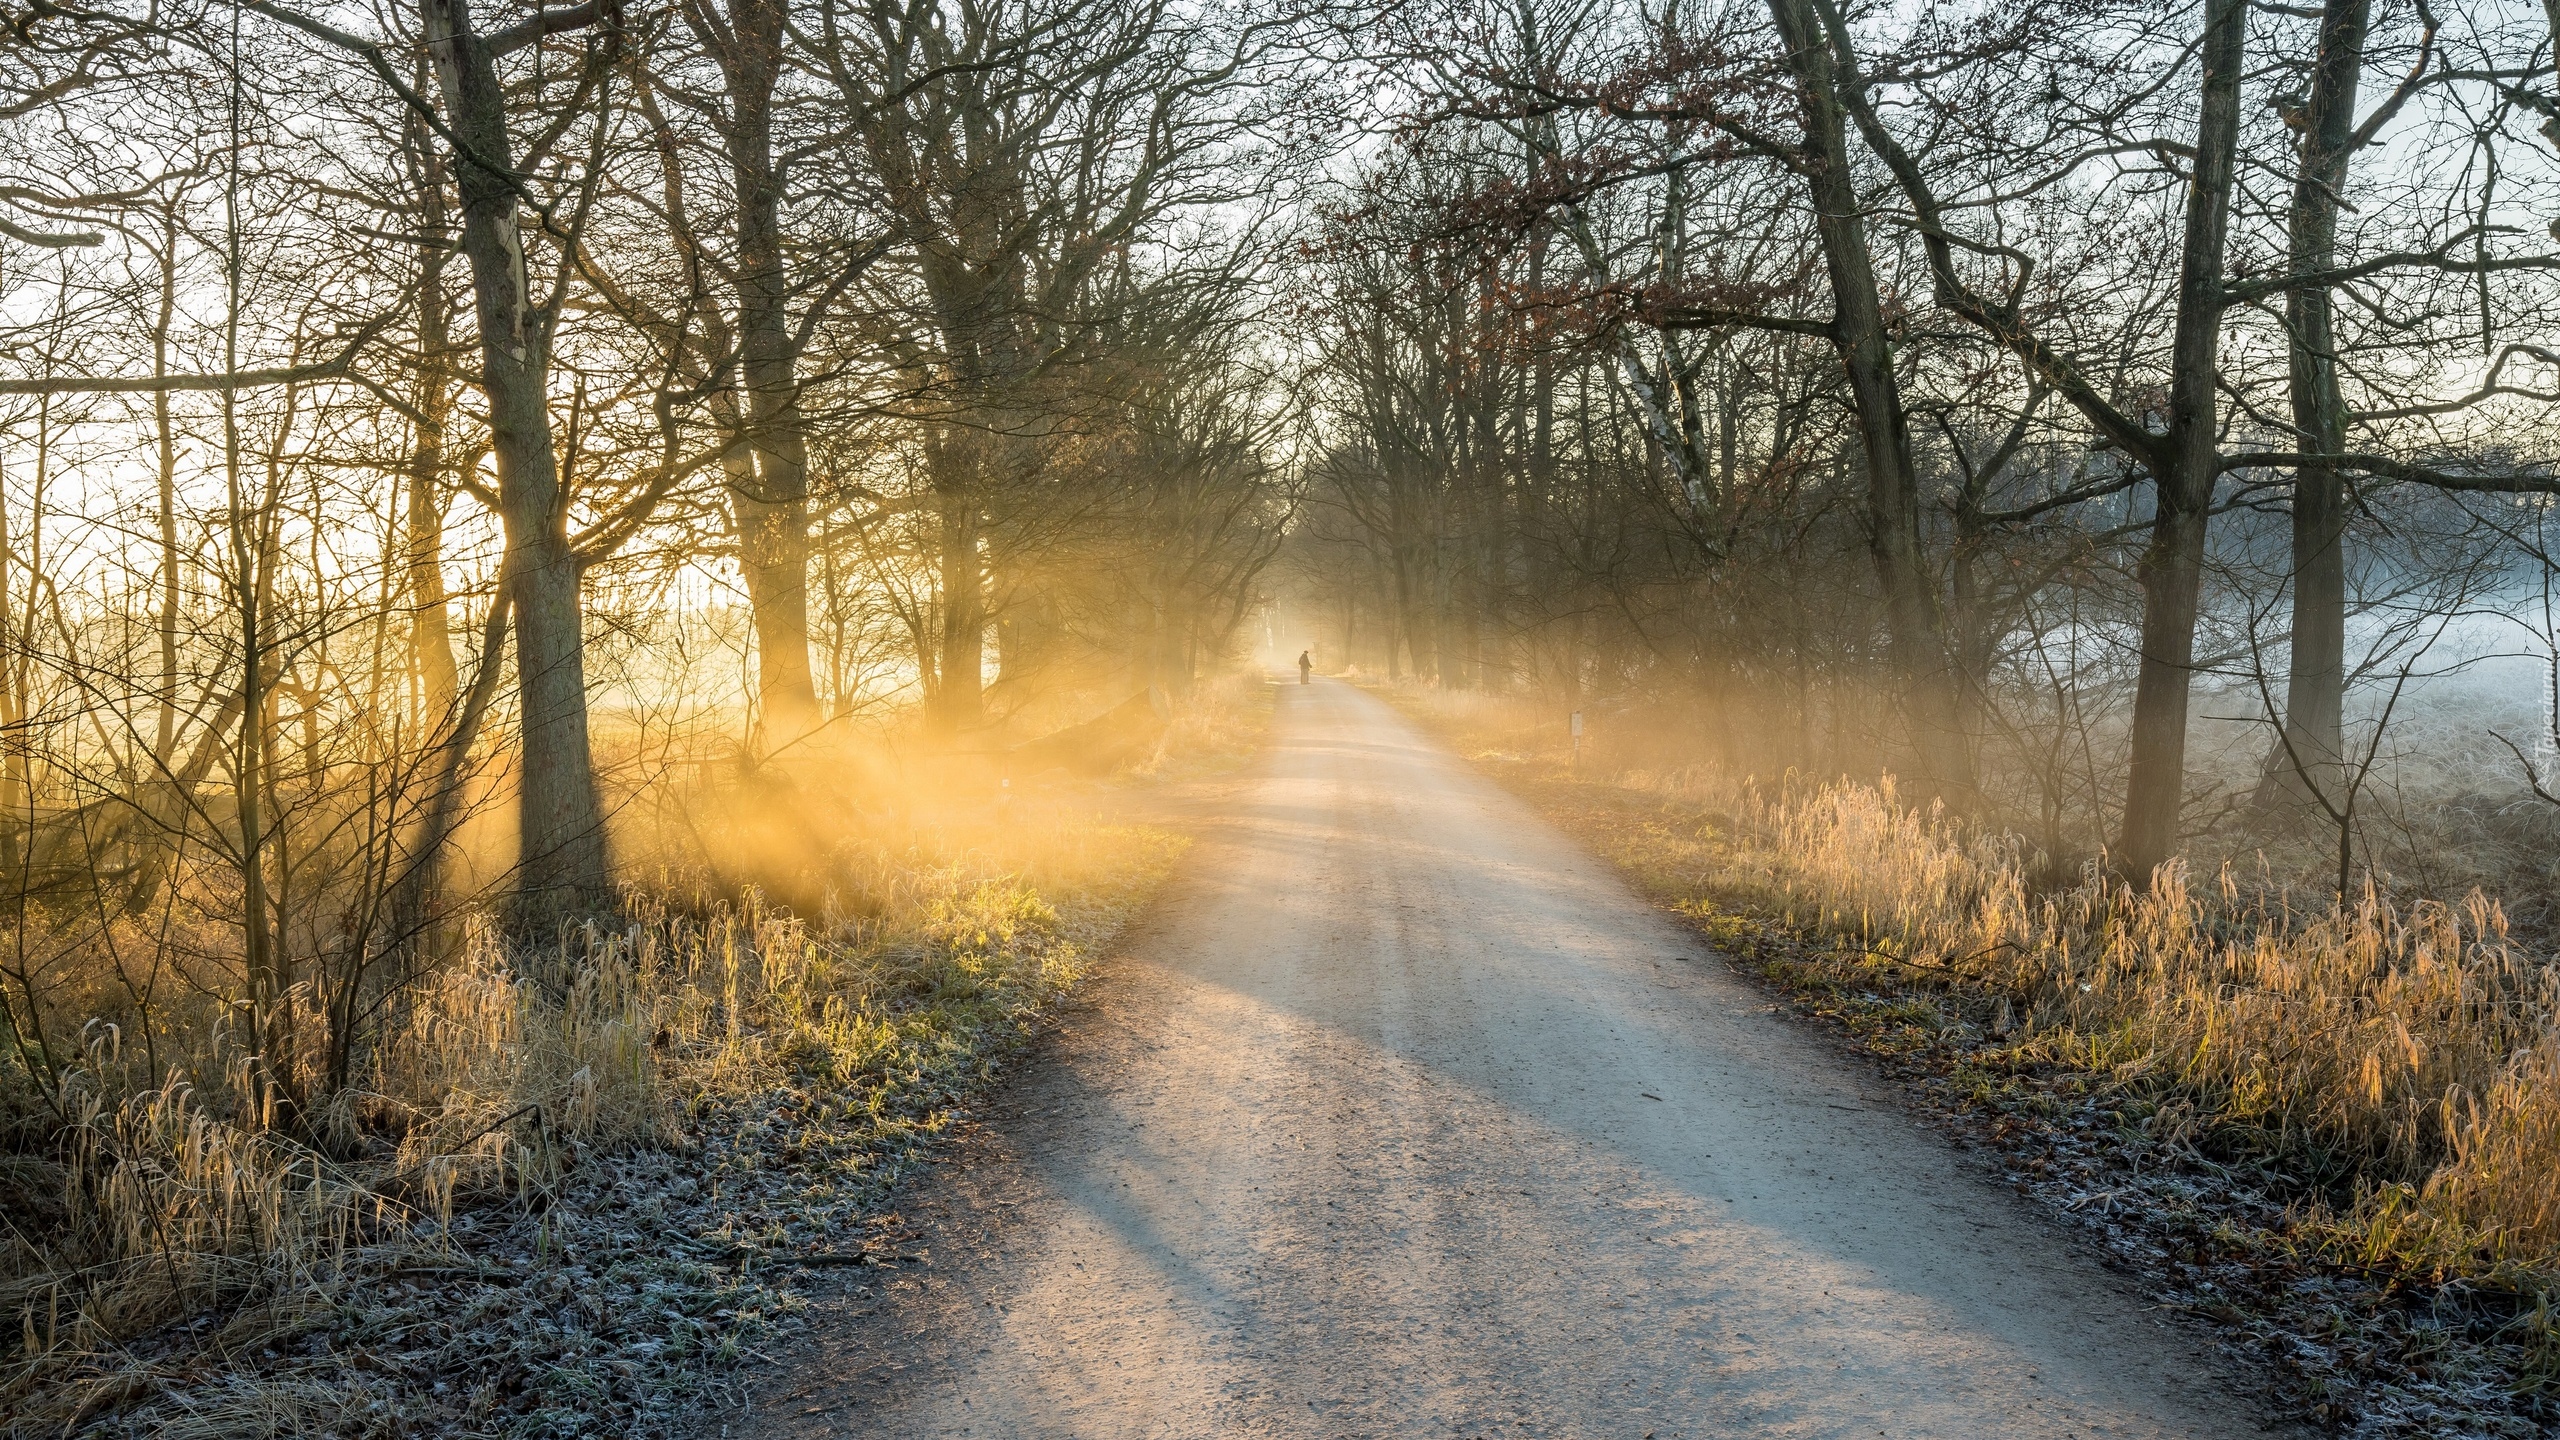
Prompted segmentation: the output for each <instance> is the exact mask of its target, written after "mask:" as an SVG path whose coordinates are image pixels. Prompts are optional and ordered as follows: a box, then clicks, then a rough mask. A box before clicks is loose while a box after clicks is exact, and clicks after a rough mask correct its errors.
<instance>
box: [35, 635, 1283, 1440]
mask: <svg viewBox="0 0 2560 1440" xmlns="http://www.w3.org/2000/svg"><path fill="white" fill-rule="evenodd" d="M1266 690H1267V687H1264V686H1261V685H1259V684H1252V685H1239V686H1231V687H1224V688H1222V689H1221V690H1219V691H1218V692H1216V693H1213V694H1208V695H1204V696H1200V697H1195V698H1194V700H1193V701H1192V702H1190V703H1189V704H1187V705H1186V706H1185V707H1184V708H1183V709H1182V710H1181V711H1180V712H1179V713H1178V714H1177V715H1176V716H1175V718H1174V723H1173V724H1172V725H1170V726H1168V727H1166V733H1165V734H1164V735H1163V736H1161V737H1160V738H1158V739H1156V740H1154V741H1151V742H1150V743H1149V746H1148V747H1147V748H1146V749H1144V750H1143V751H1141V752H1139V753H1138V754H1136V755H1134V756H1132V757H1129V758H1126V759H1123V760H1121V761H1119V762H1117V766H1116V769H1114V770H1113V771H1111V772H1109V773H1094V774H1091V775H1088V776H1086V777H1085V778H1074V777H1068V778H1064V779H1061V778H1060V777H1058V776H1056V775H1054V774H1053V775H1050V776H1048V777H1045V778H1042V777H1026V778H1027V779H1028V780H1029V782H1030V783H1028V784H1026V785H1024V786H1022V787H1021V788H1020V789H1018V790H1017V789H1016V788H1015V786H1014V784H1013V783H1012V782H1011V781H1010V780H1009V779H1008V780H1006V781H1005V782H1004V783H1003V784H1002V785H999V783H998V778H999V777H998V772H997V771H996V770H995V769H994V768H993V767H992V766H991V765H990V764H988V763H986V762H984V761H980V762H977V763H976V765H975V766H974V768H971V767H959V766H950V765H941V766H939V768H935V769H933V770H932V771H931V773H929V774H928V773H925V772H924V771H923V770H920V769H916V768H915V767H914V766H913V765H911V766H910V768H911V770H913V771H914V773H910V774H908V775H907V776H905V777H904V779H903V783H902V784H898V783H896V782H897V781H898V777H896V776H894V775H891V774H889V773H888V772H887V771H885V770H884V769H883V768H882V767H880V766H879V765H877V764H874V765H872V766H871V768H870V769H868V770H867V771H865V772H863V773H859V774H856V773H853V772H850V771H846V770H844V769H843V768H842V767H841V766H829V767H825V768H820V767H814V766H812V767H803V771H802V773H800V774H798V775H791V774H783V773H778V772H776V771H774V770H772V769H771V768H770V767H764V768H752V769H740V768H737V767H734V766H732V767H728V768H723V767H721V766H718V765H706V766H703V767H701V768H700V769H699V770H698V772H697V773H696V774H695V775H693V776H692V777H691V778H671V779H669V780H666V781H664V782H662V783H660V784H659V785H658V786H657V787H656V788H655V789H654V790H653V791H652V792H650V793H649V794H647V795H645V796H642V797H640V798H639V800H638V801H637V802H636V803H635V804H634V805H633V806H631V807H629V813H632V814H644V815H645V816H646V817H647V823H646V825H645V826H640V825H635V826H633V827H632V828H631V829H630V830H629V831H628V832H627V833H625V834H623V835H622V836H620V837H619V839H618V841H617V847H618V849H620V850H621V851H622V852H623V856H624V868H625V873H626V874H629V875H632V876H634V877H641V878H635V881H634V883H633V884H632V886H631V888H630V889H629V891H628V892H627V893H626V895H625V897H624V902H623V906H622V910H621V918H620V919H618V920H616V921H614V922H612V923H589V924H585V925H581V926H578V927H575V928H570V929H567V930H564V931H562V932H560V933H559V934H558V935H557V936H556V937H555V938H554V939H552V940H550V941H548V942H546V943H542V944H538V945H537V944H527V943H525V942H524V941H522V940H521V939H511V938H508V937H505V936H502V935H501V934H500V933H499V932H498V931H497V930H496V929H494V928H493V927H492V925H491V923H490V922H489V921H488V920H487V919H486V918H485V916H481V915H474V916H472V917H470V918H467V919H466V920H465V921H464V922H463V923H461V924H460V925H459V926H458V927H457V928H456V930H455V933H454V935H453V937H452V942H451V945H450V948H449V951H448V953H446V954H445V955H443V956H442V957H441V958H440V959H439V960H438V961H437V963H435V964H434V965H432V966H430V967H428V968H426V969H424V970H423V971H421V972H420V973H419V974H417V975H416V976H415V977H414V979H412V980H411V981H410V982H409V983H406V984H403V985H399V986H397V987H388V988H384V989H381V990H379V991H376V992H374V993H373V994H371V995H370V996H369V997H368V998H369V999H370V1000H371V1001H372V1002H374V1003H376V1004H378V1005H379V1007H380V1008H379V1010H378V1012H376V1013H375V1015H374V1016H373V1017H372V1019H371V1021H370V1024H369V1026H368V1028H367V1030H366V1034H367V1036H368V1040H367V1043H366V1044H365V1046H364V1047H363V1051H362V1058H361V1061H360V1063H359V1064H358V1065H357V1066H356V1068H355V1069H354V1070H353V1072H352V1073H350V1074H349V1075H347V1076H346V1077H345V1078H344V1080H343V1081H342V1082H340V1083H337V1084H334V1085H329V1086H325V1087H324V1086H322V1085H320V1084H318V1083H315V1081H314V1079H313V1077H312V1076H309V1075H306V1076H303V1077H301V1078H302V1082H303V1083H302V1084H301V1085H300V1086H299V1093H300V1094H303V1095H307V1096H317V1097H322V1098H318V1099H315V1100H313V1101H312V1102H311V1103H309V1104H307V1105H305V1106H302V1107H301V1108H299V1109H298V1110H296V1111H294V1112H293V1113H284V1112H283V1111H281V1110H280V1109H279V1107H278V1106H277V1105H275V1104H274V1103H272V1102H271V1101H268V1100H264V1099H262V1097H269V1096H273V1095H275V1094H277V1093H279V1092H280V1091H282V1090H284V1089H285V1087H282V1086H278V1085H273V1084H263V1085H262V1084H261V1083H260V1077H259V1076H258V1075H257V1074H255V1073H252V1072H251V1071H250V1069H249V1068H248V1062H247V1060H246V1059H245V1055H246V1047H244V1046H243V1045H241V1044H240V1043H239V1041H238V1035H237V1032H236V1031H235V1030H234V1029H233V1028H232V1026H233V1020H232V1013H233V1012H232V1010H231V1009H230V1008H229V1007H227V1006H226V1005H225V1004H223V1003H220V997H219V995H218V994H208V995H206V996H195V995H193V994H192V993H191V992H189V991H188V990H186V989H184V988H183V987H182V986H180V985H177V984H174V983H173V985H172V989H173V990H175V991H176V992H177V993H176V994H175V995H174V996H172V995H168V994H162V995H159V996H157V997H156V998H155V1003H153V1004H149V1005H136V1004H131V1003H127V1004H123V1005H118V1004H116V1003H115V1002H116V1000H117V999H118V997H119V995H120V993H122V992H120V991H119V990H118V989H117V988H116V987H115V986H114V985H113V984H112V983H108V984H102V985H92V986H88V987H86V988H83V987H80V986H77V985H66V986H64V987H62V988H61V989H60V990H58V991H56V992H54V993H55V994H57V995H59V996H61V997H63V998H61V999H60V1000H59V1001H58V1002H57V1003H56V1008H55V1009H53V1010H52V1011H50V1012H32V1011H31V1012H28V1013H30V1014H34V1015H36V1016H37V1018H39V1019H41V1020H43V1021H44V1022H45V1024H46V1026H47V1033H48V1034H49V1035H53V1036H61V1035H76V1036H77V1037H78V1039H77V1043H76V1048H71V1047H67V1046H65V1045H63V1044H62V1043H61V1042H58V1041H57V1042H54V1046H55V1048H54V1049H53V1050H50V1051H47V1052H43V1053H44V1058H45V1060H46V1062H47V1063H46V1064H45V1065H44V1066H42V1067H34V1066H23V1067H21V1076H20V1078H19V1079H18V1080H17V1081H16V1082H14V1083H11V1082H8V1081H6V1080H5V1079H0V1112H5V1113H0V1121H5V1126H0V1135H5V1136H6V1138H7V1140H8V1143H7V1144H6V1145H5V1146H0V1202H5V1203H0V1321H5V1322H7V1323H8V1325H9V1329H10V1331H11V1332H12V1333H11V1336H10V1338H11V1340H12V1341H13V1342H14V1344H13V1345H12V1346H11V1348H10V1352H9V1353H7V1354H6V1357H5V1360H0V1434H6V1435H9V1436H38V1435H43V1436H60V1435H65V1434H98V1435H132V1436H176V1437H185V1436H233V1435H286V1434H293V1435H301V1434H329V1435H343V1436H368V1437H369V1436H400V1435H435V1436H439V1437H448V1436H450V1437H462V1436H496V1435H527V1436H531V1435H546V1436H547V1435H568V1434H579V1433H597V1434H616V1435H628V1434H643V1433H663V1432H666V1431H669V1430H673V1429H676V1428H680V1425H681V1417H682V1416H683V1415H684V1414H686V1413H688V1407H691V1406H694V1405H697V1404H698V1403H700V1401H701V1399H702V1398H703V1396H704V1394H705V1392H706V1390H716V1389H717V1388H718V1387H720V1386H722V1385H724V1384H726V1383H727V1382H726V1381H724V1380H723V1379H722V1375H723V1371H724V1367H725V1366H727V1365H730V1364H733V1363H735V1362H738V1361H741V1360H751V1359H753V1358H755V1356H756V1355H757V1354H758V1351H757V1346H758V1345H759V1344H760V1343H762V1342H763V1338H764V1337H766V1336H768V1335H770V1334H772V1333H773V1332H774V1331H776V1330H777V1329H779V1328H783V1327H788V1326H790V1325H792V1324H794V1323H795V1319H794V1317H795V1315H796V1313H797V1311H798V1309H799V1307H800V1304H801V1302H800V1299H799V1294H798V1292H799V1290H800V1288H802V1285H803V1282H804V1281H805V1279H806V1278H807V1276H808V1275H809V1274H810V1273H811V1272H814V1271H818V1270H824V1269H834V1268H842V1267H847V1266H853V1267H877V1266H895V1265H897V1264H899V1263H900V1262H901V1260H902V1258H904V1252H903V1251H902V1250H901V1249H900V1246H901V1244H902V1243H903V1242H904V1240H905V1239H907V1238H909V1237H907V1236H906V1235H905V1234H904V1233H903V1230H902V1228H901V1223H900V1222H899V1220H898V1218H897V1217H896V1215H895V1214H894V1213H889V1212H887V1211H885V1210H884V1209H883V1203H884V1200H885V1199H886V1197H888V1196H889V1195H890V1193H891V1192H892V1189H893V1187H894V1186H895V1184H896V1183H897V1181H898V1179H899V1177H900V1176H901V1174H902V1173H904V1172H905V1171H906V1170H907V1169H908V1168H909V1167H910V1166H911V1165H912V1163H913V1162H914V1161H915V1160H916V1159H917V1158H918V1157H920V1156H923V1155H926V1154H928V1153H929V1151H930V1146H931V1142H932V1141H933V1140H934V1139H935V1138H936V1137H937V1136H939V1135H941V1134H942V1133H943V1132H945V1131H946V1130H947V1129H948V1128H949V1127H950V1126H951V1125H952V1124H953V1123H954V1119H955V1116H956V1115H957V1114H958V1113H959V1111H960V1107H961V1106H963V1104H964V1103H965V1102H966V1100H967V1098H968V1097H969V1096H970V1095H971V1094H972V1093H973V1091H975V1090H976V1089H977V1088H979V1087H981V1086H983V1085H984V1084H985V1083H986V1082H987V1080H988V1079H989V1077H990V1076H991V1075H992V1074H993V1073H994V1072H995V1071H996V1070H997V1069H998V1068H999V1067H1000V1066H1001V1065H1002V1064H1003V1063H1004V1061H1005V1059H1006V1057H1007V1056H1008V1055H1009V1054H1011V1053H1012V1052H1013V1051H1014V1050H1015V1049H1016V1048H1017V1047H1018V1046H1019V1045H1020V1044H1021V1043H1023V1042H1024V1041H1025V1040H1026V1038H1027V1037H1028V1036H1029V1035H1030V1034H1031V1033H1033V1031H1034V1030H1035V1029H1036V1027H1037V1025H1038V1023H1039V1020H1040V1017H1041V1015H1042V1014H1043V1013H1044V1012H1045V1011H1046V1009H1047V1008H1048V1007H1049V1006H1050V1005H1051V1003H1052V1002H1053V1001H1054V1000H1055V999H1056V998H1057V997H1058V996H1059V995H1060V994H1061V993H1062V992H1063V991H1064V990H1065V989H1066V988H1067V987H1069V986H1070V985H1072V984H1073V983H1074V982H1075V981H1076V979H1077V978H1078V977H1079V975H1080V974H1081V973H1082V972H1083V970H1084V968H1085V966H1086V965H1087V964H1088V963H1089V962H1090V960H1091V958H1092V956H1093V953H1094V950H1095V948H1096V947H1097V946H1098V945H1100V944H1102V943H1103V942H1105V941H1106V940H1107V938H1108V937H1109V935H1111V934H1112V933H1113V932H1114V931H1115V930H1116V929H1117V927H1118V926H1120V925H1121V924H1122V923H1123V922H1124V921H1125V919H1126V918H1127V916H1128V915H1129V914H1130V913H1131V912H1132V910H1133V909H1134V907H1135V906H1136V905H1138V904H1139V903H1141V901H1142V900H1143V898H1144V896H1145V895H1146V894H1147V893H1148V891H1149V890H1150V889H1151V888H1152V887H1153V885H1154V884H1155V883H1156V881H1157V880H1158V879H1159V878H1161V876H1162V875H1163V874H1164V873H1165V872H1166V870H1167V869H1168V868H1169V866H1170V865H1171V863H1172V861H1173V859H1174V858H1175V857H1176V856H1177V855H1178V854H1179V852H1180V851H1181V849H1182V848H1183V846H1184V843H1185V842H1183V841H1182V840H1181V839H1180V838H1179V837H1177V836H1175V835H1173V834H1171V833H1169V832H1166V831H1162V830H1159V829H1154V828H1150V827H1146V826H1142V825H1131V824H1124V823H1118V822H1115V821H1112V820H1110V819H1108V818H1107V815H1108V812H1109V811H1110V809H1111V808H1112V807H1111V805H1110V804H1109V803H1107V802H1108V799H1109V795H1110V793H1111V792H1112V791H1114V790H1117V789H1123V788H1126V787H1129V786H1132V785H1143V784H1150V783H1156V782H1157V781H1159V780H1161V779H1162V778H1166V777H1174V778H1179V777H1181V776H1184V775H1191V774H1197V773H1200V772H1201V771H1202V770H1204V769H1211V768H1215V767H1217V766H1219V765H1223V764H1232V763H1233V762H1234V761H1235V760H1236V759H1238V758H1240V757H1241V756H1243V755H1245V754H1247V753H1250V751H1251V750H1252V748H1253V747H1254V745H1255V743H1256V742H1257V740H1258V737H1259V732H1260V727H1261V724H1262V720H1263V717H1264V715H1265V714H1266V713H1267V694H1266ZM1230 692H1232V693H1230ZM893 785H895V788H893ZM760 876H761V877H769V878H770V881H771V883H772V885H773V887H774V888H775V889H776V890H779V891H781V892H783V893H784V894H787V895H788V896H789V897H790V898H791V899H792V901H793V902H794V903H793V904H792V905H790V906H787V907H786V906H785V905H783V904H780V903H778V902H777V901H776V900H775V899H773V898H769V897H768V894H767V893H766V892H765V891H764V890H763V889H762V888H760V886H759V883H758V877H760ZM159 953H166V952H165V950H164V951H163V952H159ZM112 960H113V955H112V954H111V953H109V952H107V951H104V950H103V949H102V951H101V953H100V955H99V956H98V957H97V959H96V961H95V966H94V969H95V971H96V972H98V973H103V974H106V975H109V976H110V977H111V976H112V975H113V974H114V973H115V972H114V971H113V969H112V968H111V966H112ZM81 963H87V962H84V961H83V960H82V959H81V957H79V956H68V957H66V958H65V960H64V961H63V962H62V963H61V964H60V965H59V966H58V969H59V970H60V972H61V973H64V974H67V975H71V976H73V977H74V978H77V977H78V975H79V974H80V973H81V972H80V971H79V970H78V968H77V967H78V965H79V964H81ZM164 970H165V972H166V973H168V974H170V975H175V976H178V977H179V979H180V980H181V981H183V980H184V978H185V975H186V972H185V971H184V970H183V969H182V968H181V967H179V966H177V965H176V964H175V963H174V962H172V963H169V964H166V965H164ZM208 989H209V987H208ZM295 1003H296V1004H297V1005H306V1006H308V1005H316V1004H317V1003H319V1002H318V1001H316V1000H314V999H313V998H312V997H311V996H309V995H305V994H297V996H296V997H295ZM305 1018H306V1019H307V1018H308V1012H305ZM271 1035H272V1032H271ZM18 1038H20V1039H21V1040H23V1039H25V1038H26V1037H25V1036H23V1035H22V1036H20V1037H18ZM20 1048H21V1053H25V1047H24V1046H23V1045H22V1046H21V1047H20ZM275 1048H276V1047H273V1046H272V1045H271V1047H270V1053H273V1052H274V1050H275Z"/></svg>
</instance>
